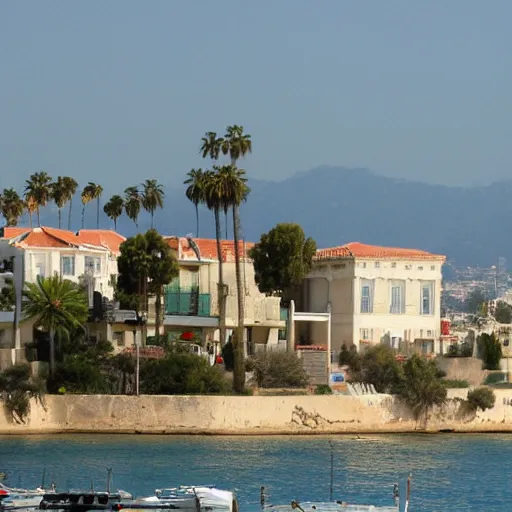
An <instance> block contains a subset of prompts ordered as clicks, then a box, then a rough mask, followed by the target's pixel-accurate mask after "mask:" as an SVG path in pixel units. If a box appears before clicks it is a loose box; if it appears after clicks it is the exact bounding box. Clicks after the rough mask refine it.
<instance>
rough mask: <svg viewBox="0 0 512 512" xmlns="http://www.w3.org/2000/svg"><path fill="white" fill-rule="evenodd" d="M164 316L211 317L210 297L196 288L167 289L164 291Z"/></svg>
mask: <svg viewBox="0 0 512 512" xmlns="http://www.w3.org/2000/svg"><path fill="white" fill-rule="evenodd" d="M165 314H166V315H174V316H177V315H180V316H211V296H210V294H209V293H199V289H198V288H190V289H186V290H185V289H183V288H174V287H169V288H167V290H166V291H165Z"/></svg>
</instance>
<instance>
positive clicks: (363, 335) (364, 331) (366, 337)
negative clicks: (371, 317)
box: [361, 329, 370, 340]
mask: <svg viewBox="0 0 512 512" xmlns="http://www.w3.org/2000/svg"><path fill="white" fill-rule="evenodd" d="M361 339H362V340H369V339H370V329H361Z"/></svg>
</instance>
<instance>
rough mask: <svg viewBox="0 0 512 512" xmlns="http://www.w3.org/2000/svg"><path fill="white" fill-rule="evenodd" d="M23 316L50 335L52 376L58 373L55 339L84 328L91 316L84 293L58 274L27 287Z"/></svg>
mask: <svg viewBox="0 0 512 512" xmlns="http://www.w3.org/2000/svg"><path fill="white" fill-rule="evenodd" d="M22 309H23V312H24V318H25V319H27V320H35V321H36V324H37V325H39V326H40V327H42V328H43V329H44V330H45V331H46V332H48V333H49V335H50V375H54V372H55V335H56V334H59V335H64V336H69V334H70V331H71V330H73V329H76V328H80V327H83V325H84V323H85V322H86V321H87V317H88V315H89V304H88V300H87V296H86V294H85V292H84V290H83V289H82V288H81V287H80V286H79V285H78V284H76V283H73V282H71V281H69V280H67V279H62V276H60V275H58V274H55V275H53V276H50V277H41V276H38V277H37V281H36V282H35V283H26V284H25V290H24V291H23V308H22Z"/></svg>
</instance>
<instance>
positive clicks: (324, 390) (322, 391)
mask: <svg viewBox="0 0 512 512" xmlns="http://www.w3.org/2000/svg"><path fill="white" fill-rule="evenodd" d="M315 395H332V389H331V387H330V386H327V385H325V384H321V385H320V386H317V387H316V388H315Z"/></svg>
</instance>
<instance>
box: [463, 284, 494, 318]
mask: <svg viewBox="0 0 512 512" xmlns="http://www.w3.org/2000/svg"><path fill="white" fill-rule="evenodd" d="M488 300H489V298H488V296H487V294H486V293H485V292H484V291H483V290H481V289H480V288H476V289H475V290H472V291H471V292H470V293H469V294H468V296H467V298H466V302H465V309H466V312H467V313H473V314H477V315H481V313H482V305H483V304H484V303H485V302H487V301H488Z"/></svg>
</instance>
